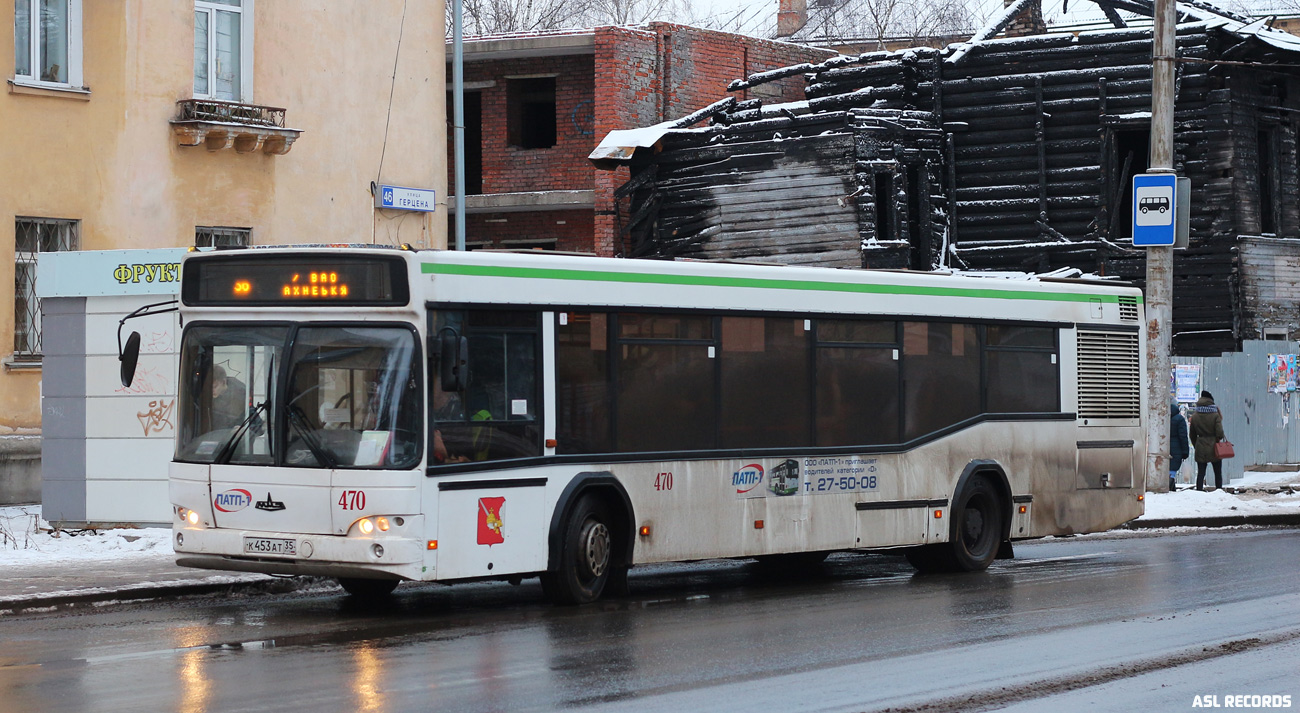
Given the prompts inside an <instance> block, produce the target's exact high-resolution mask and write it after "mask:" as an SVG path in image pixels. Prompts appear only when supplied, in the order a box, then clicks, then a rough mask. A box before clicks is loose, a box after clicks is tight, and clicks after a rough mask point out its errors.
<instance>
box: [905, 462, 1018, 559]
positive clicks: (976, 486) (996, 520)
mask: <svg viewBox="0 0 1300 713" xmlns="http://www.w3.org/2000/svg"><path fill="white" fill-rule="evenodd" d="M949 516H950V517H951V518H952V519H951V523H952V524H951V525H950V529H949V531H948V542H946V543H943V544H937V545H924V546H921V547H914V548H912V549H910V550H908V551H907V561H908V562H910V563H911V564H912V566H913V567H915V568H916V569H917V570H919V571H921V572H979V571H982V570H985V569H988V566H989V565H990V564H992V563H993V560H994V559H995V558H996V557H997V556H998V548H999V547H1000V546H1001V544H1002V533H1003V531H1004V530H1005V529H1006V528H1005V527H1004V524H1005V522H1006V513H1005V512H1004V509H1003V507H1002V504H1001V499H1000V498H999V496H998V490H997V488H996V487H994V485H993V483H992V482H990V481H989V479H988V478H983V477H977V478H974V479H972V480H971V481H970V482H969V483H967V484H966V486H965V487H963V488H962V490H961V492H960V493H958V494H957V497H956V498H955V499H954V500H953V506H952V510H951V512H950V513H949Z"/></svg>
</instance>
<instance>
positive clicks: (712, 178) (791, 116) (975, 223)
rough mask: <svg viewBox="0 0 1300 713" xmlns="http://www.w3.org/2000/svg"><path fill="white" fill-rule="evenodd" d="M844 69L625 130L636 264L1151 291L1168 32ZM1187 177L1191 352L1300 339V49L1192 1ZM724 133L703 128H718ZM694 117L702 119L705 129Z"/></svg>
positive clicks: (976, 43)
mask: <svg viewBox="0 0 1300 713" xmlns="http://www.w3.org/2000/svg"><path fill="white" fill-rule="evenodd" d="M1030 1H1031V0H1021V2H1019V3H1016V4H1015V5H1013V6H1012V7H1011V8H1009V9H1008V11H1007V13H1006V14H1005V15H1004V16H1003V17H1002V18H1000V19H999V20H998V21H996V22H994V23H992V24H991V25H990V26H989V27H988V28H986V29H985V30H984V31H983V32H981V33H979V34H977V35H976V36H975V38H974V39H972V41H970V42H967V43H964V44H960V45H953V46H949V47H947V48H945V49H941V50H935V49H929V48H917V49H910V50H904V51H896V52H877V53H869V54H862V55H858V56H840V57H835V58H832V59H830V60H827V61H825V62H822V63H820V64H816V65H811V64H805V65H798V66H793V67H788V68H784V69H779V70H774V71H769V72H765V73H762V74H756V75H753V76H750V77H747V78H744V79H741V80H737V81H736V82H733V83H732V84H731V85H730V87H729V88H730V90H731V91H733V92H743V91H744V90H746V89H747V88H750V87H753V86H756V85H758V84H761V83H763V82H767V81H771V80H774V79H779V78H783V77H788V76H792V75H803V76H804V77H805V81H806V86H805V94H806V99H805V100H804V101H800V102H796V103H788V104H780V105H764V104H763V103H762V102H761V101H760V100H757V99H748V100H745V99H743V98H741V99H738V98H735V97H733V98H729V99H727V100H724V101H721V102H718V103H717V104H715V105H713V106H711V107H708V108H707V109H706V110H703V111H701V112H697V113H696V114H695V115H693V116H692V117H688V118H687V119H685V120H682V121H679V122H676V123H675V124H671V125H661V126H660V127H652V128H651V129H650V130H647V129H641V130H637V131H635V132H628V134H629V136H618V135H617V134H618V133H619V132H615V133H614V134H611V135H610V136H609V137H607V138H606V141H605V142H603V143H602V147H601V148H600V149H597V151H596V153H594V154H593V155H592V158H593V160H594V161H595V162H596V163H597V165H602V164H604V165H606V166H608V165H612V164H615V163H617V164H619V165H622V164H627V165H629V166H630V167H631V180H630V181H628V182H627V183H626V184H625V185H624V186H623V187H622V188H621V189H619V191H618V192H617V194H616V195H617V196H618V197H619V198H620V200H621V201H622V204H621V208H622V210H621V211H620V222H621V238H622V244H621V249H622V253H623V254H624V255H627V256H662V257H671V256H689V257H701V258H730V259H765V260H773V259H775V260H779V261H783V262H790V263H799V264H819V265H828V266H839V267H872V268H910V269H918V270H929V269H936V268H951V269H962V270H1013V271H1026V272H1032V273H1056V274H1070V273H1072V272H1073V271H1076V270H1077V271H1082V272H1084V273H1092V274H1099V275H1106V276H1116V277H1119V278H1123V279H1128V280H1133V281H1136V282H1139V283H1140V282H1141V281H1142V279H1143V276H1144V269H1145V266H1144V259H1145V256H1144V254H1143V252H1142V251H1141V250H1140V249H1136V250H1135V249H1133V248H1132V245H1131V234H1132V233H1131V230H1132V229H1131V218H1130V216H1131V211H1132V195H1131V194H1132V188H1131V185H1132V176H1133V175H1134V174H1135V173H1140V172H1143V171H1145V170H1146V168H1147V160H1148V145H1149V128H1150V106H1151V95H1150V92H1151V31H1150V28H1149V27H1147V28H1130V27H1126V26H1125V23H1124V20H1122V19H1121V18H1120V16H1119V15H1118V14H1117V13H1116V12H1115V8H1119V9H1122V10H1126V11H1129V12H1136V13H1142V14H1146V15H1148V16H1149V15H1150V12H1151V6H1150V4H1149V2H1148V0H1105V2H1104V3H1103V4H1102V7H1103V8H1104V9H1106V10H1107V14H1108V16H1109V17H1111V18H1112V21H1113V22H1114V23H1115V24H1116V27H1115V28H1114V29H1109V30H1104V31H1096V32H1083V33H1080V34H1077V35H1076V34H1071V33H1062V34H1041V35H1032V36H1024V37H1015V38H999V37H997V36H996V35H997V34H998V33H999V32H1000V31H1001V30H1002V28H1003V27H1005V25H1006V24H1007V23H1008V22H1010V21H1011V20H1013V19H1014V18H1015V16H1016V14H1017V13H1018V12H1019V11H1020V10H1021V9H1023V7H1024V6H1025V5H1026V4H1027V3H1028V2H1030ZM1178 7H1179V11H1180V13H1182V15H1181V17H1180V25H1179V28H1178V59H1179V62H1178V65H1177V67H1178V69H1177V79H1176V83H1177V84H1176V91H1177V97H1176V130H1175V134H1176V137H1175V153H1176V159H1175V162H1176V166H1175V168H1176V170H1177V171H1178V173H1179V175H1182V176H1187V177H1190V178H1191V180H1192V202H1191V245H1190V247H1188V248H1179V249H1177V250H1176V251H1175V267H1174V274H1175V278H1174V279H1175V286H1174V351H1175V353H1177V354H1184V355H1196V354H1217V353H1219V352H1220V351H1232V350H1235V349H1237V348H1238V346H1239V344H1240V342H1241V340H1243V339H1257V338H1260V337H1263V336H1274V335H1281V336H1283V337H1284V338H1288V339H1295V338H1297V337H1300V308H1298V307H1297V304H1296V301H1295V300H1294V299H1293V298H1292V295H1295V294H1296V292H1295V291H1294V288H1295V286H1296V285H1297V284H1298V281H1300V270H1298V269H1297V268H1296V266H1297V265H1300V165H1298V162H1297V133H1298V132H1300V38H1297V37H1294V36H1292V35H1288V34H1285V33H1282V32H1279V31H1275V30H1271V29H1269V28H1268V27H1266V26H1265V23H1264V22H1263V21H1259V22H1252V21H1250V20H1249V19H1248V18H1243V17H1237V16H1235V15H1232V14H1229V13H1225V12H1223V11H1220V10H1217V9H1214V8H1211V7H1209V6H1207V5H1204V4H1203V3H1200V2H1194V3H1192V4H1189V5H1184V4H1183V3H1181V2H1180V3H1179V5H1178ZM706 119H707V120H709V122H710V123H709V125H707V126H705V125H701V124H702V122H703V121H704V120H706ZM691 122H694V125H693V126H692V125H691Z"/></svg>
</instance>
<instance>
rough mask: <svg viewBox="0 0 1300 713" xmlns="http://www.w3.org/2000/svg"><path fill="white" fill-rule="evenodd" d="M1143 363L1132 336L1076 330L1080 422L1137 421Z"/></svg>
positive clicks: (1132, 334) (1134, 334) (1123, 333)
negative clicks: (1086, 420)
mask: <svg viewBox="0 0 1300 713" xmlns="http://www.w3.org/2000/svg"><path fill="white" fill-rule="evenodd" d="M1141 407H1142V359H1141V353H1140V352H1139V351H1138V335H1137V333H1134V332H1088V331H1084V330H1079V418H1133V419H1135V418H1139V417H1140V415H1141Z"/></svg>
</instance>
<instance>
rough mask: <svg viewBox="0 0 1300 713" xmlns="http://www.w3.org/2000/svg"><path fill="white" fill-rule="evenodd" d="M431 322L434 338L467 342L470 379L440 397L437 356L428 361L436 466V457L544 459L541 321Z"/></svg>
mask: <svg viewBox="0 0 1300 713" xmlns="http://www.w3.org/2000/svg"><path fill="white" fill-rule="evenodd" d="M431 321H432V324H431V333H432V334H435V335H436V334H440V333H445V332H449V331H450V332H452V333H454V334H456V335H463V336H464V337H466V338H467V339H468V364H467V365H466V367H465V370H466V372H467V373H465V374H464V375H463V377H462V379H461V383H460V387H461V388H460V389H459V390H457V391H450V392H449V391H444V390H443V382H442V379H441V376H442V373H441V372H442V368H441V366H442V365H441V363H438V362H440V360H441V358H442V354H440V353H439V354H436V355H435V354H431V355H430V363H429V372H430V378H429V382H430V389H431V391H430V399H429V402H430V408H431V410H432V415H433V418H432V419H431V421H432V422H433V432H432V433H431V440H432V442H433V443H434V460H435V462H436V461H437V459H438V458H439V457H440V455H441V457H443V459H444V461H443V462H463V461H484V460H498V459H503V458H523V457H528V456H537V455H541V424H540V422H539V413H540V406H541V404H540V395H539V389H538V386H539V383H540V380H539V378H538V370H539V368H540V360H539V359H538V356H537V355H538V345H539V342H540V335H539V332H538V328H539V322H538V314H537V313H536V312H523V311H520V312H516V311H498V310H471V311H467V312H461V311H450V310H448V311H439V312H436V313H434V314H432V315H431ZM439 352H441V350H439ZM439 443H441V446H439ZM440 449H441V450H442V452H443V453H444V454H445V455H442V454H440V453H439V450H440Z"/></svg>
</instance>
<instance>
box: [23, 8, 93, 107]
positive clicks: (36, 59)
mask: <svg viewBox="0 0 1300 713" xmlns="http://www.w3.org/2000/svg"><path fill="white" fill-rule="evenodd" d="M66 1H67V3H68V81H67V82H66V83H64V82H47V81H45V80H43V79H41V61H40V59H41V56H40V55H41V47H40V41H39V38H40V18H41V13H40V0H31V8H32V11H31V13H30V14H29V22H28V25H27V37H28V41H27V44H28V46H29V47H30V48H31V54H30V56H29V57H28V58H27V63H28V65H27V66H29V67H30V68H31V74H18V67H17V63H16V62H15V66H14V77H13V80H12V81H13V83H14V84H18V85H21V86H27V87H41V88H45V89H81V88H83V87H84V85H85V82H84V80H83V78H82V74H81V0H66ZM17 12H18V8H17V6H16V5H15V7H14V13H15V14H14V24H15V25H16V24H17V20H18V16H17ZM16 29H17V28H16V27H15V30H16ZM15 51H16V49H15Z"/></svg>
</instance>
